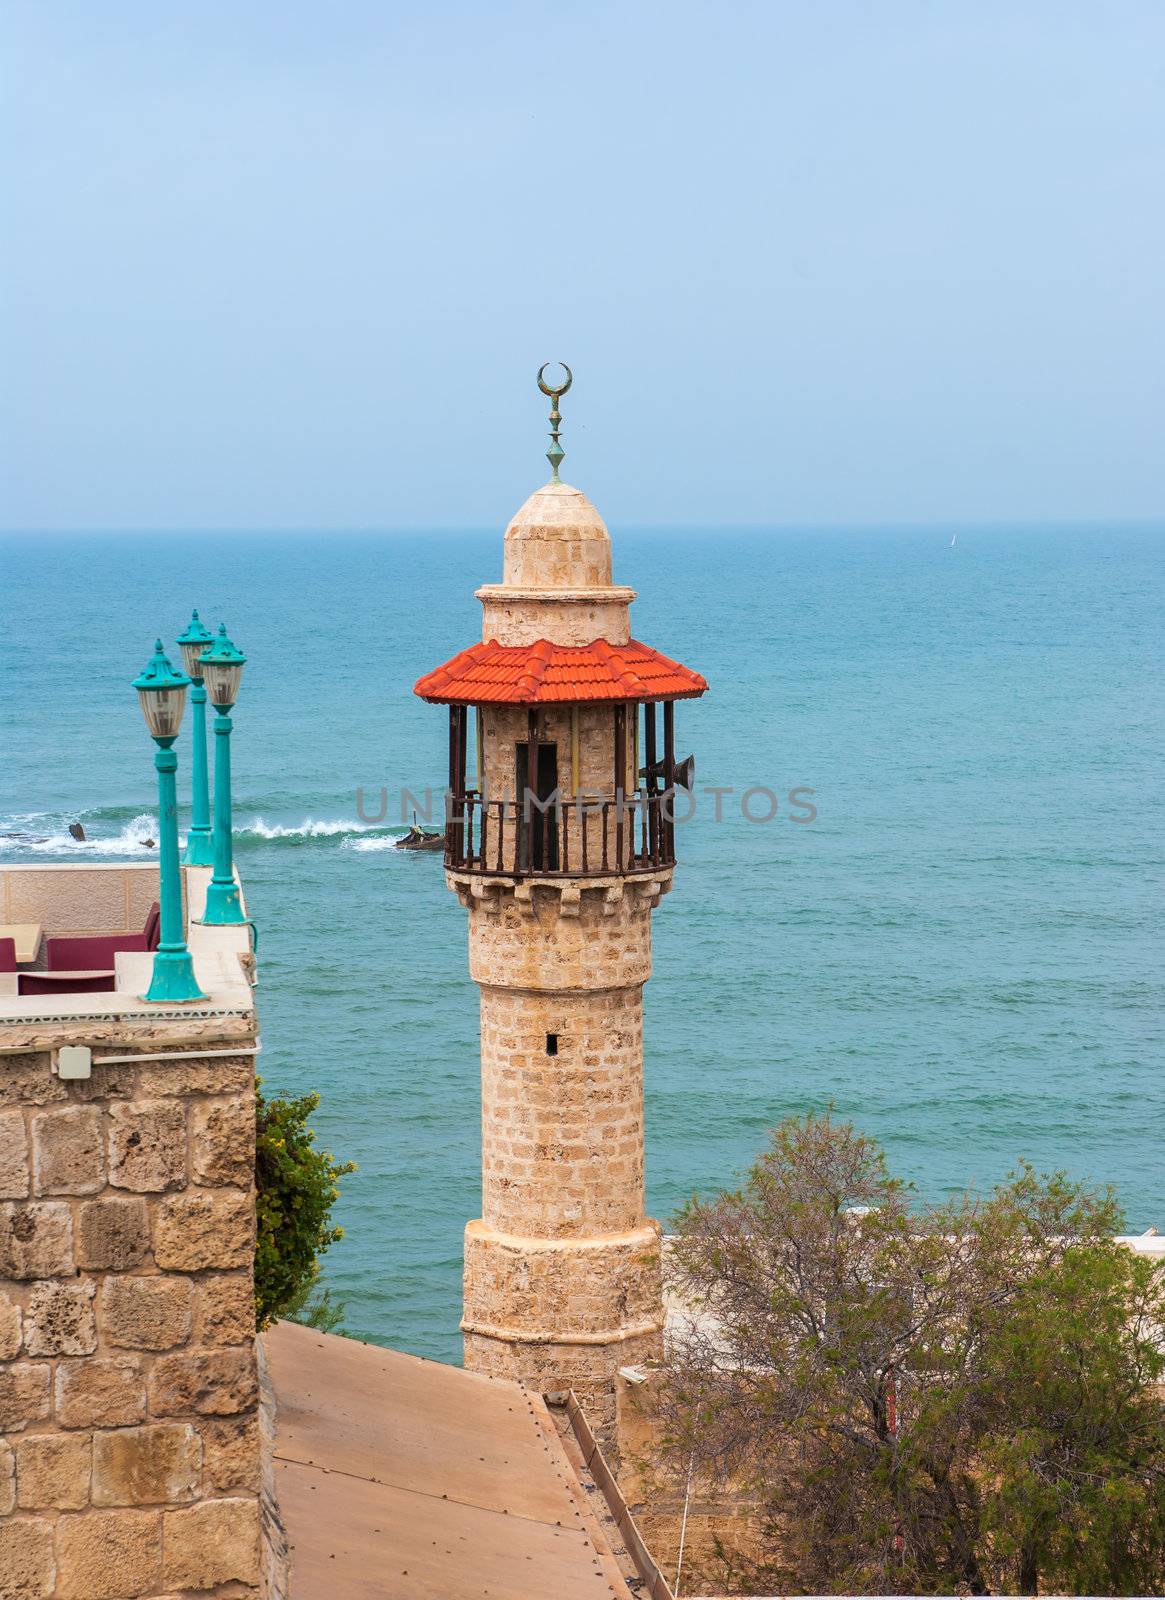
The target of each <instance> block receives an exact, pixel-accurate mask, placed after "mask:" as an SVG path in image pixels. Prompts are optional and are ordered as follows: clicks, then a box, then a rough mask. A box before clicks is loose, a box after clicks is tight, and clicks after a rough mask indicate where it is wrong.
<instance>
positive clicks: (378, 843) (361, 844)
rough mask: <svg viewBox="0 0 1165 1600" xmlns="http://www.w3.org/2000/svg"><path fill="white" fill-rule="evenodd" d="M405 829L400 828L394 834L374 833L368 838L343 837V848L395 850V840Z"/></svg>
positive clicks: (400, 836)
mask: <svg viewBox="0 0 1165 1600" xmlns="http://www.w3.org/2000/svg"><path fill="white" fill-rule="evenodd" d="M404 832H405V830H404V829H403V828H402V829H400V831H399V832H397V833H395V834H383V833H381V834H376V835H374V836H373V837H372V838H370V839H345V840H344V845H343V848H344V849H345V850H395V849H396V842H397V840H398V839H399V838H403V836H404Z"/></svg>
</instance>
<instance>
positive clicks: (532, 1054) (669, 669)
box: [416, 375, 707, 1439]
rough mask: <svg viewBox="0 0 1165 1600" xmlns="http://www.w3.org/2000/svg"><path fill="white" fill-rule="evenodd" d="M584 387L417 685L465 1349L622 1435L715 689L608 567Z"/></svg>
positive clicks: (649, 1259)
mask: <svg viewBox="0 0 1165 1600" xmlns="http://www.w3.org/2000/svg"><path fill="white" fill-rule="evenodd" d="M540 385H541V378H540ZM569 386H570V385H569V375H568V382H567V383H566V385H565V386H564V387H563V388H561V389H559V390H550V389H544V392H546V393H548V394H551V395H552V396H553V400H554V410H553V412H552V413H551V422H552V425H553V430H554V431H553V435H552V437H553V444H552V447H551V450H550V451H549V452H548V455H549V458H550V461H551V465H552V467H553V469H554V471H553V476H552V478H551V481H550V482H549V483H547V484H546V485H545V486H544V487H543V488H541V489H539V490H538V491H537V492H536V493H535V494H533V495H531V496H530V498H529V499H528V500H527V501H526V503H525V505H524V506H522V508H521V510H520V511H518V513H517V515H516V516H515V517H514V518H513V520H512V521H511V523H510V525H509V527H508V528H507V529H506V535H505V559H504V576H503V580H502V582H501V583H500V584H487V585H485V586H484V587H483V588H481V589H479V590H478V591H477V593H478V598H479V599H480V600H481V602H482V605H483V608H484V624H483V629H482V639H483V642H482V643H481V644H478V645H474V646H472V647H471V648H470V649H468V650H465V651H463V652H462V653H461V654H460V655H457V656H455V657H453V659H452V660H451V661H449V662H447V663H446V664H445V665H444V666H442V667H438V668H437V670H436V671H435V672H432V673H429V674H428V675H427V676H426V677H424V678H422V679H421V680H420V681H419V682H418V684H417V686H416V692H417V693H418V694H419V695H421V696H422V697H423V698H424V699H426V700H429V701H432V702H435V703H440V704H446V705H448V706H449V789H450V794H451V803H450V808H449V819H448V826H447V830H446V849H445V864H446V878H447V881H448V883H449V886H450V887H451V888H452V889H454V890H455V891H456V892H457V894H458V896H459V898H460V899H461V902H462V904H463V905H464V906H465V907H466V908H467V910H468V912H469V969H470V973H471V975H472V977H473V979H474V981H475V982H476V983H477V984H478V986H479V988H480V990H481V1085H482V1215H481V1217H480V1219H478V1220H477V1221H474V1222H470V1223H469V1225H468V1227H467V1228H466V1233H465V1303H464V1316H463V1320H462V1324H461V1326H462V1330H463V1332H464V1336H465V1364H466V1366H467V1367H470V1368H472V1369H473V1370H475V1371H479V1372H488V1373H495V1374H498V1375H504V1376H506V1377H511V1378H517V1379H519V1380H521V1381H522V1382H523V1383H526V1384H529V1385H530V1386H531V1387H533V1388H537V1389H539V1390H543V1391H548V1390H560V1389H566V1388H573V1389H574V1390H575V1391H576V1392H577V1393H578V1395H579V1397H580V1399H581V1400H582V1401H583V1403H584V1405H586V1407H587V1409H588V1411H589V1412H590V1414H591V1417H592V1420H593V1422H594V1424H595V1426H596V1429H597V1430H598V1431H599V1432H600V1433H601V1434H603V1435H606V1436H607V1437H608V1439H609V1438H610V1434H611V1429H612V1426H613V1422H614V1379H615V1374H616V1372H617V1370H618V1368H619V1367H621V1366H624V1365H627V1364H628V1363H634V1362H638V1361H642V1360H645V1359H648V1358H651V1357H658V1356H659V1355H660V1354H661V1353H662V1339H663V1303H662V1295H661V1283H660V1229H659V1224H658V1223H657V1222H655V1221H653V1220H652V1219H651V1218H650V1217H648V1216H647V1215H646V1214H645V1210H644V1187H643V985H644V983H645V982H646V981H647V979H648V977H650V975H651V913H652V910H653V909H654V907H655V905H656V904H657V902H658V901H659V899H660V897H661V895H663V894H665V893H666V892H667V891H668V890H669V889H670V888H671V885H672V875H673V868H674V862H675V848H674V845H675V840H674V827H673V825H672V821H671V811H672V806H671V801H672V796H673V793H674V790H673V784H674V782H675V779H676V776H678V777H680V778H681V779H683V778H685V777H688V775H687V774H684V773H683V771H682V769H681V770H679V771H678V772H677V769H676V763H675V753H674V729H673V712H674V703H675V701H676V700H677V699H683V698H691V697H694V696H696V695H699V694H702V693H703V692H704V690H705V689H706V687H707V685H706V683H705V682H704V680H703V678H701V677H700V676H699V675H698V674H697V673H694V672H691V671H689V670H688V669H687V668H685V667H682V666H680V665H678V664H677V663H676V662H674V661H671V660H669V659H668V658H667V657H665V656H661V655H659V654H657V652H655V651H654V650H651V649H649V648H648V647H647V646H645V645H642V644H639V643H637V642H636V641H634V640H633V639H632V638H631V632H630V605H631V601H632V600H633V599H634V598H635V596H634V593H633V591H632V590H630V589H627V588H623V587H621V586H619V585H617V584H615V583H613V582H612V578H611V541H610V538H609V536H608V533H607V530H606V528H605V526H604V525H603V521H602V518H601V517H600V516H599V514H598V512H597V511H596V510H595V508H594V506H593V505H592V504H591V503H590V501H589V500H588V499H587V498H586V496H585V495H583V494H581V493H580V492H579V490H577V489H572V488H571V487H569V485H567V484H565V483H561V482H560V481H559V479H558V462H559V460H561V457H562V452H561V449H560V447H559V445H558V423H559V421H560V418H559V416H558V411H557V402H558V396H559V395H561V394H563V393H565V390H566V388H569ZM660 708H662V717H661V716H660V714H659V712H660ZM661 721H662V729H661V727H660V722H661ZM641 769H646V775H645V776H644V777H643V778H641V777H640V776H639V774H640V771H641ZM689 781H690V777H689Z"/></svg>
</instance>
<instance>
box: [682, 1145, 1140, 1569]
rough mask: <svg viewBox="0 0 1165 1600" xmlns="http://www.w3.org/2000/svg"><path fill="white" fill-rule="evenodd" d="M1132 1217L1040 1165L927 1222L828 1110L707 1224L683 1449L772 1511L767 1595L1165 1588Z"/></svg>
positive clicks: (698, 1212)
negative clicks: (1125, 1240)
mask: <svg viewBox="0 0 1165 1600" xmlns="http://www.w3.org/2000/svg"><path fill="white" fill-rule="evenodd" d="M1120 1221H1121V1219H1120V1213H1119V1210H1118V1208H1117V1206H1116V1203H1115V1201H1114V1199H1113V1197H1112V1195H1111V1193H1108V1192H1098V1191H1095V1190H1091V1189H1088V1188H1085V1187H1084V1186H1081V1185H1076V1184H1072V1183H1069V1182H1068V1181H1067V1180H1066V1179H1065V1178H1063V1177H1062V1176H1054V1177H1040V1176H1038V1175H1037V1174H1035V1173H1034V1172H1033V1171H1032V1170H1031V1169H1030V1168H1027V1167H1022V1168H1021V1169H1020V1170H1019V1172H1018V1173H1016V1174H1015V1175H1014V1176H1013V1177H1012V1179H1011V1180H1010V1181H1009V1182H1008V1183H1007V1184H1005V1185H1003V1186H1001V1187H1000V1188H998V1189H997V1190H995V1191H994V1192H993V1193H992V1194H991V1195H990V1196H988V1197H987V1198H986V1199H982V1200H978V1199H975V1198H972V1197H964V1198H961V1199H959V1200H956V1201H953V1202H951V1203H949V1204H947V1205H943V1206H921V1205H918V1204H916V1203H914V1196H913V1195H912V1192H911V1191H910V1190H909V1188H908V1187H907V1186H906V1185H904V1184H903V1183H902V1182H901V1181H900V1180H898V1179H896V1178H894V1177H893V1176H892V1175H891V1174H890V1173H889V1171H888V1169H887V1166H886V1162H885V1159H884V1157H883V1155H882V1152H881V1151H880V1150H879V1148H878V1147H877V1145H876V1144H875V1143H874V1142H873V1141H872V1140H869V1139H866V1138H863V1137H862V1136H861V1135H859V1134H857V1133H856V1132H855V1131H854V1129H853V1128H852V1127H851V1126H849V1125H848V1124H844V1123H837V1122H835V1121H834V1120H833V1119H832V1118H831V1117H830V1116H820V1117H814V1116H809V1117H806V1118H804V1119H801V1120H798V1119H791V1120H790V1121H788V1122H785V1123H783V1124H782V1125H781V1126H780V1127H779V1128H778V1129H777V1130H776V1132H775V1133H774V1135H773V1139H772V1145H771V1148H770V1149H769V1150H768V1151H767V1152H766V1153H765V1154H764V1155H763V1156H762V1157H761V1158H760V1159H759V1160H758V1161H757V1163H756V1164H755V1166H754V1167H753V1168H752V1170H751V1172H750V1174H749V1177H748V1181H747V1183H746V1184H745V1185H744V1187H743V1188H742V1189H740V1190H738V1191H736V1192H733V1193H726V1194H721V1195H719V1196H718V1197H716V1198H715V1199H714V1200H711V1201H708V1202H703V1201H700V1200H698V1199H697V1200H693V1201H691V1202H690V1203H689V1204H688V1206H687V1207H685V1209H684V1210H683V1212H682V1213H681V1214H680V1217H679V1218H678V1232H677V1238H676V1242H675V1245H674V1249H673V1251H672V1253H671V1258H670V1265H671V1271H672V1274H673V1278H674V1287H675V1289H676V1291H677V1297H678V1299H679V1300H680V1302H681V1303H682V1304H683V1305H684V1306H685V1307H686V1308H687V1309H688V1313H689V1314H688V1315H687V1316H686V1317H684V1318H682V1319H681V1322H680V1327H679V1330H678V1332H677V1335H676V1337H675V1339H674V1340H673V1341H672V1346H673V1348H672V1351H671V1354H670V1356H669V1370H668V1372H667V1374H666V1382H665V1384H664V1391H663V1400H662V1420H663V1424H664V1428H663V1433H664V1442H665V1448H666V1450H667V1451H668V1452H669V1453H670V1454H671V1456H672V1458H673V1459H674V1460H675V1461H677V1462H684V1463H686V1462H687V1461H688V1460H691V1459H694V1460H695V1462H696V1464H697V1465H698V1466H700V1467H702V1468H703V1469H704V1471H705V1472H706V1473H710V1474H712V1475H713V1476H717V1477H720V1478H721V1479H727V1478H731V1479H733V1480H734V1481H736V1482H741V1483H745V1484H747V1485H748V1486H749V1487H750V1488H751V1489H752V1491H753V1492H754V1493H755V1494H756V1495H758V1497H759V1498H760V1500H761V1502H762V1504H763V1505H764V1507H765V1508H766V1523H767V1548H768V1551H769V1555H768V1557H767V1559H766V1562H765V1564H764V1566H763V1570H758V1571H757V1572H755V1573H753V1574H752V1576H751V1580H750V1581H751V1583H752V1584H753V1585H754V1587H753V1592H758V1587H757V1586H759V1585H761V1584H763V1585H765V1586H767V1587H769V1588H775V1589H780V1590H784V1591H785V1592H789V1591H790V1590H793V1591H794V1592H795V1591H796V1590H798V1589H799V1590H801V1592H813V1591H819V1592H820V1591H824V1592H828V1591H829V1590H831V1589H832V1590H835V1591H836V1590H837V1589H838V1588H841V1589H843V1590H849V1591H850V1592H864V1593H878V1592H893V1593H899V1594H900V1593H905V1592H916V1593H935V1592H944V1591H945V1592H947V1593H950V1592H964V1593H965V1592H971V1593H978V1594H982V1593H989V1592H991V1591H992V1590H1002V1591H1004V1592H1007V1591H1011V1592H1015V1591H1017V1590H1022V1591H1023V1592H1028V1593H1031V1592H1034V1591H1035V1590H1036V1589H1037V1587H1038V1585H1039V1584H1040V1582H1045V1583H1046V1582H1049V1581H1054V1582H1055V1583H1056V1584H1058V1585H1059V1586H1060V1587H1061V1589H1062V1590H1067V1591H1068V1592H1073V1591H1075V1592H1083V1591H1085V1590H1087V1591H1089V1592H1092V1593H1097V1592H1105V1591H1106V1590H1107V1592H1109V1593H1122V1592H1124V1593H1127V1592H1130V1589H1138V1590H1139V1592H1142V1593H1162V1592H1165V1588H1162V1587H1161V1586H1162V1585H1163V1584H1165V1432H1163V1426H1162V1417H1163V1408H1162V1404H1161V1401H1160V1399H1159V1398H1156V1397H1155V1396H1154V1395H1153V1393H1152V1392H1151V1389H1150V1386H1151V1385H1152V1383H1153V1382H1155V1381H1156V1379H1157V1378H1159V1377H1160V1376H1161V1373H1162V1359H1161V1355H1160V1351H1159V1350H1158V1348H1157V1346H1156V1344H1155V1342H1154V1341H1155V1334H1154V1321H1155V1319H1156V1326H1157V1327H1160V1326H1165V1283H1163V1281H1162V1273H1161V1271H1160V1270H1154V1269H1153V1268H1152V1267H1151V1266H1150V1265H1149V1264H1148V1263H1147V1262H1145V1261H1143V1260H1140V1259H1137V1258H1134V1257H1133V1256H1132V1254H1131V1253H1130V1252H1128V1251H1127V1250H1122V1249H1121V1247H1119V1246H1117V1245H1115V1244H1113V1242H1112V1236H1113V1234H1115V1233H1116V1232H1118V1231H1119V1227H1120ZM1053 1374H1054V1375H1055V1376H1054V1377H1053ZM1017 1423H1021V1424H1022V1426H1018V1427H1017ZM1068 1530H1071V1531H1070V1534H1069V1531H1068ZM1083 1547H1086V1552H1085V1553H1084V1554H1080V1551H1081V1549H1082V1548H1083ZM1154 1583H1155V1584H1157V1585H1158V1587H1157V1588H1153V1587H1152V1585H1153V1584H1154ZM1122 1586H1123V1587H1122Z"/></svg>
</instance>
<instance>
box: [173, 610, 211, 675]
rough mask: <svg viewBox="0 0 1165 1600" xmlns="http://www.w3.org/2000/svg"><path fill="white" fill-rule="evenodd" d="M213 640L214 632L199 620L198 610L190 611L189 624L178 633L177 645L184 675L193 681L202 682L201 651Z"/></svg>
mask: <svg viewBox="0 0 1165 1600" xmlns="http://www.w3.org/2000/svg"><path fill="white" fill-rule="evenodd" d="M213 642H214V634H213V633H211V631H210V629H209V628H208V627H207V626H206V624H205V623H204V622H202V621H200V620H199V616H198V612H197V611H194V612H192V613H191V616H190V626H189V627H188V628H187V629H186V632H185V633H180V634H179V635H178V647H179V649H180V650H181V651H182V665H183V666H184V667H185V668H186V676H187V677H188V678H190V679H191V680H192V681H193V682H194V683H201V682H202V652H203V651H204V650H205V649H206V647H207V646H208V645H210V644H213Z"/></svg>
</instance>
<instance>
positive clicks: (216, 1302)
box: [0, 1039, 260, 1600]
mask: <svg viewBox="0 0 1165 1600" xmlns="http://www.w3.org/2000/svg"><path fill="white" fill-rule="evenodd" d="M238 1044H239V1041H237V1040H236V1041H235V1048H238ZM203 1047H204V1048H206V1049H207V1050H213V1049H216V1048H227V1044H226V1042H225V1041H223V1042H222V1043H221V1044H216V1043H214V1042H213V1041H211V1040H209V1039H207V1040H205V1041H204V1044H203ZM153 1048H154V1049H155V1050H157V1049H162V1048H165V1047H164V1046H162V1045H161V1044H155V1045H154V1046H153ZM171 1048H173V1049H180V1048H182V1045H181V1043H180V1042H179V1041H175V1042H174V1044H173V1045H172V1046H171ZM186 1048H187V1049H189V1048H190V1046H189V1044H188V1045H187V1046H186ZM101 1053H102V1052H101V1051H100V1050H98V1052H97V1055H98V1056H100V1054H101ZM105 1053H106V1054H111V1053H113V1052H112V1051H108V1050H107V1051H106V1052H105ZM117 1053H122V1052H121V1051H120V1050H119V1051H118V1052H117ZM253 1166H254V1071H253V1062H252V1058H251V1057H250V1056H249V1055H238V1056H230V1057H222V1058H219V1059H214V1058H211V1057H208V1058H207V1059H196V1060H171V1061H157V1062H148V1061H141V1062H136V1063H128V1064H124V1065H117V1064H111V1065H108V1066H101V1065H98V1064H96V1063H95V1064H94V1067H93V1076H92V1077H91V1078H90V1079H88V1080H81V1081H77V1082H69V1083H63V1082H61V1081H60V1080H59V1079H58V1078H57V1077H55V1076H54V1075H53V1073H52V1070H51V1057H50V1053H49V1052H48V1051H47V1050H46V1051H44V1052H43V1053H38V1054H23V1055H9V1056H4V1055H2V1054H0V1595H2V1596H6V1597H7V1596H12V1597H14V1600H15V1597H19V1600H39V1597H42V1596H46V1597H47V1596H53V1597H56V1600H104V1597H109V1600H120V1597H129V1596H163V1595H165V1596H177V1595H188V1594H189V1595H194V1594H197V1595H202V1596H215V1597H216V1600H217V1597H222V1600H226V1597H227V1596H230V1597H232V1600H234V1597H241V1596H253V1595H258V1593H259V1500H258V1496H259V1490H260V1483H259V1471H260V1449H259V1429H258V1419H257V1405H258V1394H257V1383H256V1366H255V1348H254V1299H253V1280H252V1259H253V1249H254V1196H253Z"/></svg>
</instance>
